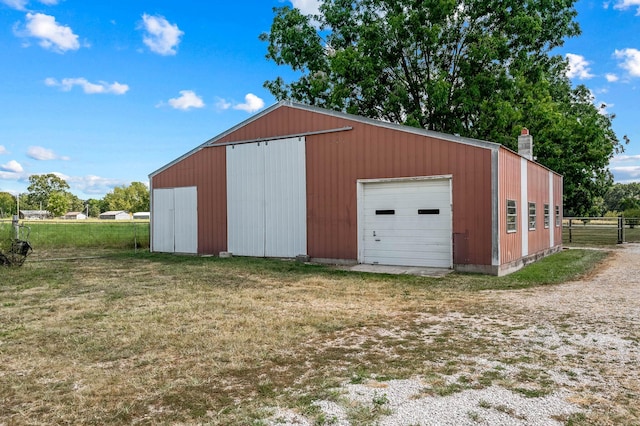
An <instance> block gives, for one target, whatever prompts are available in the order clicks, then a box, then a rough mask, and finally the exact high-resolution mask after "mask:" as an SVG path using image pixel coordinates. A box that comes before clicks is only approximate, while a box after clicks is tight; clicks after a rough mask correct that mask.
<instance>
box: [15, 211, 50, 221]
mask: <svg viewBox="0 0 640 426" xmlns="http://www.w3.org/2000/svg"><path fill="white" fill-rule="evenodd" d="M18 216H19V217H20V219H26V220H34V219H50V218H51V213H49V212H48V211H47V210H20V212H19V213H18Z"/></svg>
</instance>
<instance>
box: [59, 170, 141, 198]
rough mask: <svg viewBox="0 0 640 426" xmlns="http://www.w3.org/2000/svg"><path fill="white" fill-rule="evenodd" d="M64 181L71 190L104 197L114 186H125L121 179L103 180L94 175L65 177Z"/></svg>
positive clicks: (103, 178) (125, 183)
mask: <svg viewBox="0 0 640 426" xmlns="http://www.w3.org/2000/svg"><path fill="white" fill-rule="evenodd" d="M64 180H65V181H66V182H67V183H68V184H69V186H70V187H71V189H77V190H80V191H82V192H84V193H85V194H89V195H104V194H106V193H107V192H109V191H112V190H113V188H115V187H116V186H121V185H127V184H130V182H125V181H123V180H121V179H114V178H105V177H100V176H95V175H87V176H71V177H69V176H67V177H64Z"/></svg>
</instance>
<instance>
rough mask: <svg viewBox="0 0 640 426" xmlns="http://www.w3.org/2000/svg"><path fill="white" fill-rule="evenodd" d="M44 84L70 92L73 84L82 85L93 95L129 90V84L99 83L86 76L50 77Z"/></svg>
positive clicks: (122, 92) (118, 93)
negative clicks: (90, 80) (92, 81)
mask: <svg viewBox="0 0 640 426" xmlns="http://www.w3.org/2000/svg"><path fill="white" fill-rule="evenodd" d="M44 84H46V85H47V86H52V87H60V88H61V89H62V90H64V91H65V92H68V91H69V90H71V89H72V88H73V86H80V87H82V90H83V91H84V93H87V94H89V95H93V94H96V93H112V94H115V95H124V94H125V93H127V92H128V91H129V86H128V85H126V84H121V83H118V82H117V81H116V82H113V83H107V82H106V81H99V82H98V83H91V82H89V81H88V80H87V79H85V78H82V77H81V78H63V79H62V80H61V81H58V80H56V79H55V78H52V77H49V78H47V79H45V81H44Z"/></svg>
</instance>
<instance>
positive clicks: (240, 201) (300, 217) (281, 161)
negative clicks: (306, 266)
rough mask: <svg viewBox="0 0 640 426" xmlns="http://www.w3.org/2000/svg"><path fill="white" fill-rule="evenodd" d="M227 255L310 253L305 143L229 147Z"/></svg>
mask: <svg viewBox="0 0 640 426" xmlns="http://www.w3.org/2000/svg"><path fill="white" fill-rule="evenodd" d="M226 151H227V152H226V158H227V224H228V225H227V241H228V247H229V249H228V251H230V252H231V253H233V254H234V255H239V256H258V257H265V256H266V257H296V256H298V255H306V253H307V203H306V189H307V183H306V168H305V164H306V159H305V138H304V137H296V138H288V139H280V140H272V141H268V142H256V143H244V144H240V145H227V146H226Z"/></svg>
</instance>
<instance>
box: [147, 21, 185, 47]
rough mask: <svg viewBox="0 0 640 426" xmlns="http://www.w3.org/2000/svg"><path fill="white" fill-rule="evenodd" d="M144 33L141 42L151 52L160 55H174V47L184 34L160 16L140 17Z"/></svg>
mask: <svg viewBox="0 0 640 426" xmlns="http://www.w3.org/2000/svg"><path fill="white" fill-rule="evenodd" d="M142 21H143V27H144V30H145V31H146V33H145V35H144V37H143V38H142V41H143V42H144V44H146V45H147V46H148V47H149V49H151V51H152V52H155V53H158V54H160V55H175V54H176V49H175V48H176V47H177V46H178V44H179V43H180V37H182V35H183V34H184V32H182V31H180V29H179V28H178V26H177V25H176V24H171V23H169V21H167V20H166V19H165V18H164V17H162V16H151V15H147V14H146V13H145V14H144V15H142Z"/></svg>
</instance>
